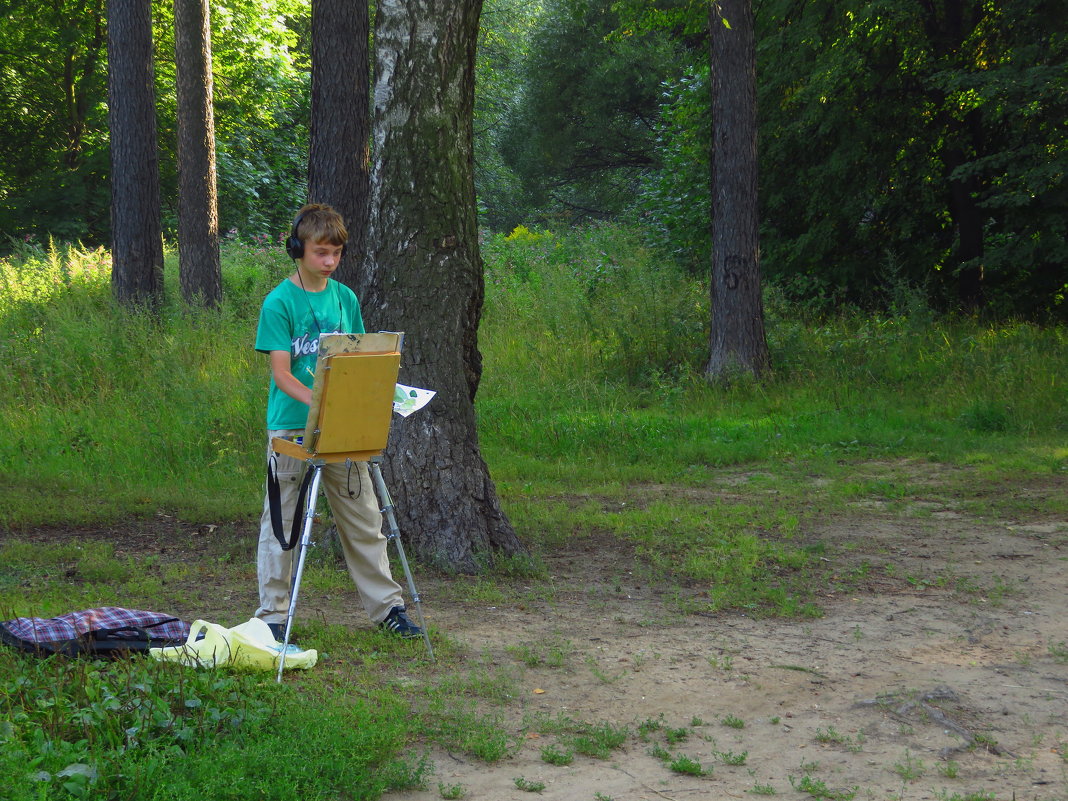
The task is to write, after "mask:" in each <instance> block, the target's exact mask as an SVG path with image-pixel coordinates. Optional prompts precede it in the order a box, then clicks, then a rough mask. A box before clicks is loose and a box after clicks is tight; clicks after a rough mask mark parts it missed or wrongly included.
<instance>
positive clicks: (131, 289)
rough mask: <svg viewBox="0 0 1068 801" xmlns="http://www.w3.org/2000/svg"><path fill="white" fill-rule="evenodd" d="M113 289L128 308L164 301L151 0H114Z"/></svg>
mask: <svg viewBox="0 0 1068 801" xmlns="http://www.w3.org/2000/svg"><path fill="white" fill-rule="evenodd" d="M108 128H109V130H110V134H111V227H112V248H111V260H112V267H111V287H112V291H113V292H114V293H115V297H116V299H118V301H119V302H120V303H122V304H124V305H126V306H145V307H149V308H157V307H158V306H159V304H160V303H161V302H162V300H163V235H162V230H161V224H160V201H159V164H158V158H159V157H158V155H157V148H156V107H155V87H154V84H153V66H152V3H151V0H110V1H109V2H108Z"/></svg>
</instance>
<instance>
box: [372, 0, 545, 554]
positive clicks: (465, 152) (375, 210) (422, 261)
mask: <svg viewBox="0 0 1068 801" xmlns="http://www.w3.org/2000/svg"><path fill="white" fill-rule="evenodd" d="M481 6H482V3H481V0H379V3H378V11H377V23H376V28H375V55H376V61H375V67H376V69H375V91H374V123H373V134H374V148H373V151H372V165H371V214H370V224H369V227H368V254H367V259H366V260H365V262H364V281H363V283H364V286H365V290H364V298H363V300H364V305H365V310H366V316H367V317H368V320H369V323H370V328H371V329H374V328H382V329H389V330H401V331H404V332H405V345H404V356H403V358H402V365H403V368H402V371H401V379H400V380H401V382H402V383H405V384H410V385H413V386H419V387H425V388H427V389H433V390H435V391H436V392H437V393H438V394H437V396H436V397H435V398H434V399H433V400H432V401H431V402H430V403H429V404H428V405H427V406H426V407H425V408H424V409H423V410H421V411H420V412H417V413H416V414H414V415H412V416H411V417H409V418H406V419H404V420H398V421H397V422H396V423H395V424H394V426H393V430H392V432H391V435H390V446H389V451H388V457H389V458H388V460H387V463H386V468H387V470H386V472H387V474H388V477H389V481H390V485H391V489H393V490H394V491H395V492H396V497H397V499H398V512H399V515H400V517H401V519H402V522H401V528H402V530H404V532H405V534H406V537H407V538H408V539H410V540H411V541H412V543H413V545H414V547H415V549H416V552H417V553H418V554H419V555H420V556H422V557H423V558H424V559H427V560H430V561H433V562H435V563H438V564H440V565H442V566H444V567H447V568H450V569H453V570H458V571H462V572H473V571H475V570H477V569H479V568H480V567H481V566H484V565H487V564H489V563H491V562H492V560H493V558H494V556H495V555H498V554H503V555H514V554H518V553H522V552H523V550H524V549H523V546H522V545H521V543H520V542H519V540H518V539H517V537H516V535H515V532H514V530H513V529H512V527H511V524H510V523H509V522H508V519H507V518H506V517H505V515H504V513H503V512H502V511H501V508H500V503H499V501H498V499H497V492H496V489H495V487H494V485H493V482H492V481H491V479H490V476H489V471H488V469H487V467H486V463H485V462H484V461H483V459H482V456H481V454H480V452H479V448H478V436H477V433H476V429H475V413H474V403H473V401H474V398H475V393H476V392H477V390H478V383H479V379H480V377H481V372H482V368H481V358H480V355H479V352H478V343H477V330H478V321H479V317H480V315H481V311H482V299H483V289H484V286H483V275H482V258H481V256H480V254H479V249H478V230H477V219H476V210H475V187H474V160H473V155H472V138H471V137H472V112H473V107H474V63H475V61H474V59H475V42H476V37H477V34H478V18H479V13H480V11H481Z"/></svg>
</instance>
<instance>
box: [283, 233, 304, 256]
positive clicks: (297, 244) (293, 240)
mask: <svg viewBox="0 0 1068 801" xmlns="http://www.w3.org/2000/svg"><path fill="white" fill-rule="evenodd" d="M286 253H288V254H289V258H291V259H299V258H302V257H303V256H304V243H303V242H301V241H300V240H299V239H298V238H297V237H296V236H294V235H292V234H291V235H290V236H289V238H288V239H286Z"/></svg>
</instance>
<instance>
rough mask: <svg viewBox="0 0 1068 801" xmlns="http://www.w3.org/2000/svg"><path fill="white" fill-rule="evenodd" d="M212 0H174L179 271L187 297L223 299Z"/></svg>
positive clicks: (205, 302) (206, 300) (195, 300)
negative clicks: (213, 85)
mask: <svg viewBox="0 0 1068 801" xmlns="http://www.w3.org/2000/svg"><path fill="white" fill-rule="evenodd" d="M210 13H211V12H210V11H209V8H208V0H174V51H175V63H176V66H177V78H178V275H179V278H180V283H181V285H182V297H183V298H185V300H186V302H188V303H201V304H203V305H205V306H210V307H215V306H218V305H219V303H220V302H221V301H222V271H221V265H220V261H219V209H218V190H217V185H216V174H215V117H214V113H213V108H212V96H211V94H212V75H211V17H210Z"/></svg>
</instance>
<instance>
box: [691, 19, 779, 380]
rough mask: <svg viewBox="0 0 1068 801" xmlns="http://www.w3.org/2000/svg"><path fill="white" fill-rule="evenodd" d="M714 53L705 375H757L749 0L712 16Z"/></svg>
mask: <svg viewBox="0 0 1068 801" xmlns="http://www.w3.org/2000/svg"><path fill="white" fill-rule="evenodd" d="M709 26H710V28H711V36H710V40H711V48H712V53H711V58H712V65H711V66H712V288H711V293H712V334H711V338H710V343H709V352H710V355H709V360H708V366H707V368H706V375H707V376H708V377H709V378H710V379H716V380H718V379H729V378H730V376H731V374H732V373H735V372H739V371H742V372H748V373H752V374H755V375H760V374H761V373H763V372H764V371H765V370H767V369H768V367H769V365H770V359H769V355H768V342H767V337H766V336H765V333H764V302H763V299H762V298H761V294H760V292H761V279H760V238H759V234H758V224H759V212H758V208H757V145H756V143H757V117H756V47H755V44H754V34H753V7H752V2H751V0H721V2H718V3H713V4H712V10H711V12H710V14H709Z"/></svg>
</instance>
